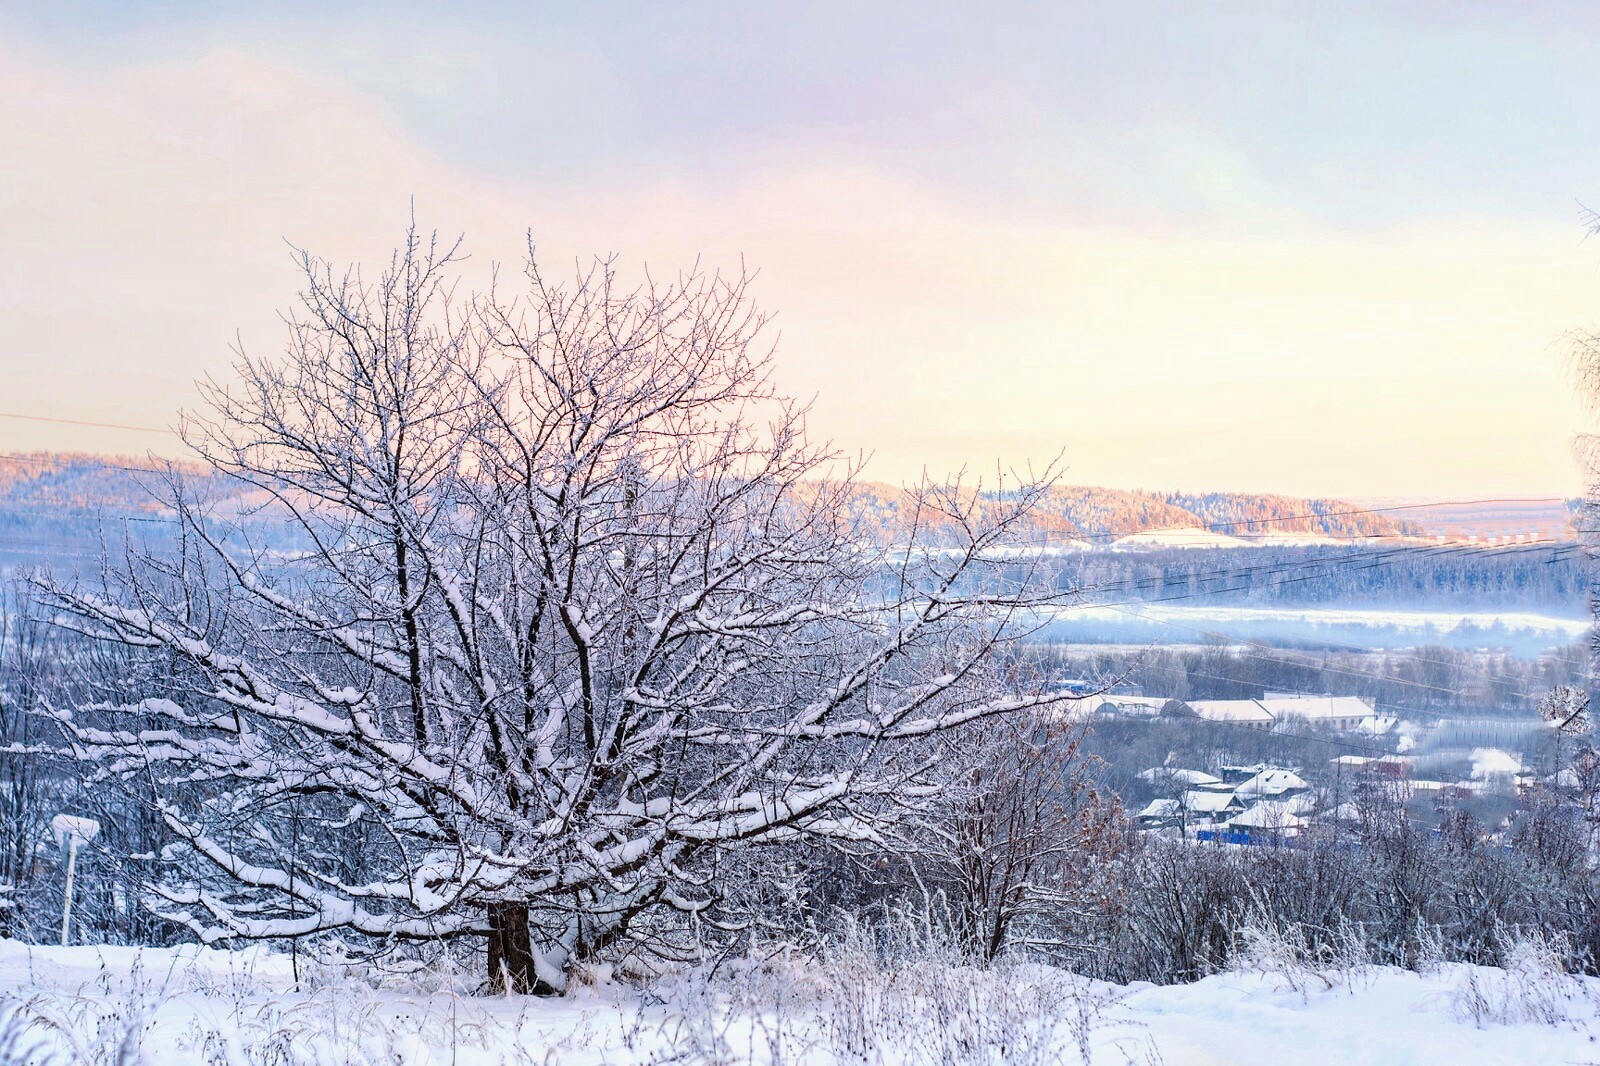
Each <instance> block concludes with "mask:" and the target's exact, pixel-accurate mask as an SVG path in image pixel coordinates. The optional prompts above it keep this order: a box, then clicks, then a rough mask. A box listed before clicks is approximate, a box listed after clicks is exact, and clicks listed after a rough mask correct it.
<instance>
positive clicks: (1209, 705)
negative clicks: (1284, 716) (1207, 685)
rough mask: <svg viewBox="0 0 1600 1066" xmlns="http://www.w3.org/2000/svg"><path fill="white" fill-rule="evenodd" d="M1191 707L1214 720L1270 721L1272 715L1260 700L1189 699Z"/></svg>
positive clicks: (1200, 714) (1206, 717)
mask: <svg viewBox="0 0 1600 1066" xmlns="http://www.w3.org/2000/svg"><path fill="white" fill-rule="evenodd" d="M1188 703H1189V707H1190V709H1192V710H1193V711H1194V713H1195V714H1198V715H1199V716H1200V717H1201V718H1204V719H1207V720H1208V721H1212V722H1246V723H1252V724H1259V723H1268V722H1271V721H1272V720H1273V718H1272V715H1271V714H1270V713H1269V712H1268V711H1267V709H1266V708H1265V707H1262V706H1261V703H1260V701H1258V700H1189V701H1188Z"/></svg>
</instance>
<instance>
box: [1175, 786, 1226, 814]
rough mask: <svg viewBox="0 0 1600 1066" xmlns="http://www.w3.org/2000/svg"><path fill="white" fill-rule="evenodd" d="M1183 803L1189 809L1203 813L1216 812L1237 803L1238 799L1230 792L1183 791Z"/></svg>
mask: <svg viewBox="0 0 1600 1066" xmlns="http://www.w3.org/2000/svg"><path fill="white" fill-rule="evenodd" d="M1183 805H1184V806H1185V807H1187V808H1188V809H1189V810H1191V811H1200V812H1202V813H1205V814H1217V813H1219V812H1221V811H1225V810H1227V809H1228V808H1229V807H1232V806H1235V805H1239V800H1238V798H1237V797H1236V796H1234V794H1233V793H1232V792H1194V791H1191V792H1185V793H1184V794H1183Z"/></svg>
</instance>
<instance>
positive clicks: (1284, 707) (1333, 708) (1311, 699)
mask: <svg viewBox="0 0 1600 1066" xmlns="http://www.w3.org/2000/svg"><path fill="white" fill-rule="evenodd" d="M1256 702H1257V703H1259V704H1261V706H1262V707H1263V708H1264V709H1265V710H1266V712H1267V713H1268V714H1270V715H1272V716H1273V717H1274V718H1284V717H1293V718H1306V719H1309V720H1311V721H1313V722H1314V721H1317V720H1319V719H1327V718H1371V717H1373V715H1374V711H1373V710H1372V705H1371V704H1369V703H1367V701H1366V700H1363V699H1360V698H1359V697H1356V696H1271V697H1268V698H1267V699H1263V700H1257V701H1256Z"/></svg>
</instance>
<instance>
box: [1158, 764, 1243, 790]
mask: <svg viewBox="0 0 1600 1066" xmlns="http://www.w3.org/2000/svg"><path fill="white" fill-rule="evenodd" d="M1139 780H1141V781H1148V782H1150V783H1151V784H1152V785H1153V784H1156V783H1157V782H1168V781H1170V782H1172V783H1173V784H1176V785H1191V786H1203V787H1207V788H1209V787H1211V786H1213V785H1220V784H1222V778H1220V777H1215V776H1213V775H1211V774H1208V773H1205V772H1204V771H1201V770H1181V769H1179V768H1177V767H1174V766H1153V767H1151V768H1150V769H1148V770H1144V771H1141V772H1140V774H1139Z"/></svg>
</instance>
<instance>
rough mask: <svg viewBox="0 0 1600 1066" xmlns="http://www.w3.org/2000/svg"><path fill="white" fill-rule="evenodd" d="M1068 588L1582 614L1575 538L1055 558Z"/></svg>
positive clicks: (1132, 594)
mask: <svg viewBox="0 0 1600 1066" xmlns="http://www.w3.org/2000/svg"><path fill="white" fill-rule="evenodd" d="M1052 565H1053V567H1054V568H1055V571H1054V572H1055V575H1056V582H1057V585H1058V587H1061V588H1079V589H1083V590H1085V592H1086V594H1088V595H1089V596H1090V598H1092V599H1093V600H1094V601H1095V602H1102V603H1103V602H1119V601H1130V600H1136V601H1144V602H1149V601H1163V600H1182V601H1189V600H1193V601H1196V602H1202V601H1203V602H1210V603H1230V604H1259V605H1267V604H1279V605H1285V606H1290V605H1292V606H1317V605H1322V606H1332V605H1343V606H1370V607H1391V608H1397V607H1410V608H1418V607H1433V606H1461V607H1469V606H1470V607H1472V608H1475V609H1479V610H1512V609H1515V610H1527V611H1542V612H1544V613H1551V612H1557V613H1562V614H1582V613H1583V611H1584V609H1585V605H1586V603H1587V589H1588V575H1587V569H1586V564H1585V561H1584V558H1583V555H1582V553H1581V552H1580V551H1578V550H1577V547H1576V545H1571V544H1555V545H1543V544H1540V545H1531V544H1524V545H1509V546H1505V547H1497V548H1488V547H1481V546H1474V545H1464V544H1449V545H1428V546H1419V545H1406V546H1402V547H1377V548H1374V547H1365V546H1359V545H1350V546H1343V545H1313V546H1306V547H1247V548H1211V549H1207V550H1195V549H1192V548H1148V549H1141V550H1139V551H1085V552H1073V553H1068V554H1065V555H1062V556H1060V557H1059V558H1057V559H1055V560H1052Z"/></svg>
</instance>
